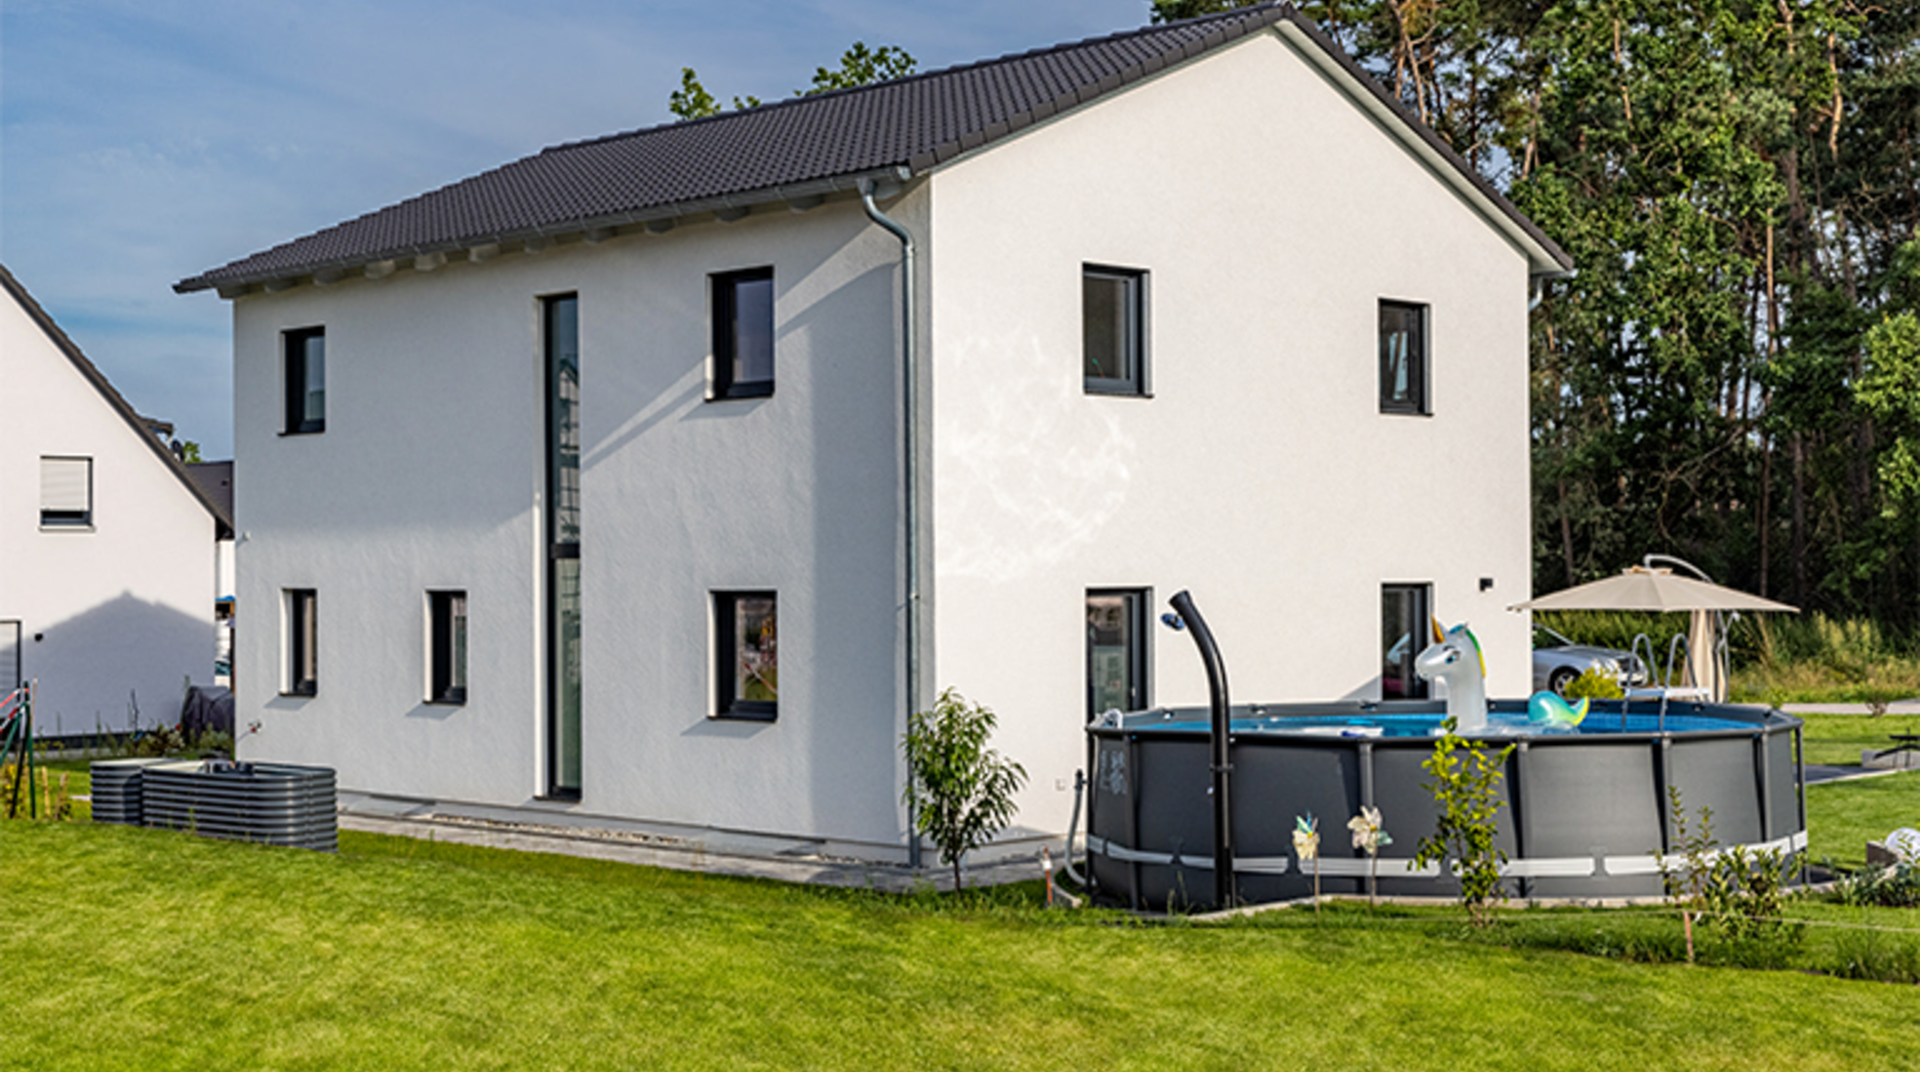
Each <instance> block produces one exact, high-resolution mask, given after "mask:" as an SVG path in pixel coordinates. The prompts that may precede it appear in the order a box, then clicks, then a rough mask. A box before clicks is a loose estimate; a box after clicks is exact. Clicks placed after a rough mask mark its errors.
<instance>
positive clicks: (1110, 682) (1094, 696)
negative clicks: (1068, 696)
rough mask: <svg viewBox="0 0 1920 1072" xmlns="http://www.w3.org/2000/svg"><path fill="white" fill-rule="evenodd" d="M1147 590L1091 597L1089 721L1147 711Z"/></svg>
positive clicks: (1093, 593) (1099, 593)
mask: <svg viewBox="0 0 1920 1072" xmlns="http://www.w3.org/2000/svg"><path fill="white" fill-rule="evenodd" d="M1151 600H1152V597H1151V595H1150V594H1149V592H1148V590H1147V589H1144V588H1109V589H1094V590H1092V591H1089V592H1088V593H1087V718H1088V719H1089V720H1091V719H1095V718H1098V717H1099V716H1101V715H1103V714H1105V713H1106V712H1108V711H1112V710H1116V709H1117V710H1120V711H1143V710H1145V709H1146V708H1147V706H1148V703H1149V701H1148V698H1147V637H1148V631H1147V605H1148V604H1149V603H1150V602H1151Z"/></svg>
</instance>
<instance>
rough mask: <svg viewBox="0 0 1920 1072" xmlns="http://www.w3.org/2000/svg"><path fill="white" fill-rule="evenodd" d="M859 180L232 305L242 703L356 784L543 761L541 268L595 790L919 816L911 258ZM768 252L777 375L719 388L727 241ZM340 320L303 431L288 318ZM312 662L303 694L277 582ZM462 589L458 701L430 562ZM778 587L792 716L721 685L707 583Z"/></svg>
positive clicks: (379, 785)
mask: <svg viewBox="0 0 1920 1072" xmlns="http://www.w3.org/2000/svg"><path fill="white" fill-rule="evenodd" d="M897 259H898V246H897V245H896V244H895V242H894V241H893V239H891V238H890V237H888V236H887V235H885V233H884V232H880V231H879V230H878V229H876V228H874V227H873V226H872V225H871V224H869V223H867V221H866V220H865V218H864V217H863V216H862V215H861V213H860V210H859V208H858V204H857V202H848V201H845V200H841V201H837V202H832V203H829V204H828V205H826V206H823V207H821V208H818V209H816V210H814V211H813V212H811V213H807V214H804V215H800V214H793V213H790V212H787V211H785V210H784V209H779V208H774V209H761V210H756V212H755V214H754V215H753V216H752V217H751V218H749V219H747V220H745V221H741V222H738V223H733V224H724V225H723V224H718V223H701V224H694V225H690V226H684V227H682V228H680V229H679V230H676V231H674V232H671V233H669V234H666V235H663V236H632V237H622V238H618V239H615V240H612V241H609V242H606V243H604V244H601V245H597V246H589V245H585V244H580V243H571V244H566V245H562V246H560V247H557V248H555V249H553V250H550V251H548V252H546V253H542V254H538V255H525V254H512V255H507V256H503V257H501V258H499V259H498V260H495V261H491V262H488V263H485V264H482V265H478V266H474V265H469V264H465V263H454V264H451V265H448V266H447V267H445V268H442V269H440V270H439V271H436V272H432V273H417V272H414V271H411V270H407V269H405V268H403V269H402V270H401V271H400V272H399V273H397V274H396V275H394V276H392V277H389V278H387V279H383V280H379V281H371V282H370V281H366V280H360V279H356V280H354V281H351V282H346V283H341V284H337V285H335V286H332V287H326V288H315V287H313V286H306V285H303V286H300V287H297V288H294V289H292V290H290V291H287V292H285V293H282V294H278V295H271V296H265V295H262V296H253V297H247V298H243V299H241V300H239V301H238V302H236V305H235V327H234V334H235V344H234V345H235V354H236V373H235V425H236V427H235V454H236V473H235V487H236V490H237V495H236V503H235V512H236V515H237V517H236V527H237V529H238V530H239V532H240V534H241V535H240V546H239V556H240V562H241V569H240V577H239V584H240V587H241V592H240V598H239V605H240V607H241V608H242V609H241V623H240V626H239V632H238V638H239V650H238V654H237V666H236V669H237V681H236V692H237V701H238V702H237V710H238V712H239V714H238V718H239V720H240V722H241V723H242V724H244V723H245V722H247V721H248V720H250V719H259V720H260V721H261V723H262V728H261V731H260V733H259V734H258V735H257V736H255V737H252V738H250V739H248V740H247V741H246V742H244V744H243V754H244V755H246V756H247V757H249V758H255V759H279V760H287V761H295V762H306V763H318V764H324V765H328V766H332V767H335V768H336V769H337V770H338V772H339V778H340V784H341V785H342V786H343V787H347V788H352V789H362V790H375V791H380V792H385V793H392V794H401V795H412V796H420V797H428V798H442V799H457V800H466V801H476V802H487V803H497V804H514V805H517V804H525V803H529V802H531V801H533V800H534V798H535V797H537V796H538V795H539V794H540V793H541V792H542V791H543V790H544V788H545V773H544V772H545V728H544V727H545V709H546V689H545V684H544V681H545V679H544V673H545V670H544V663H545V654H544V648H543V640H542V637H543V620H544V613H545V612H544V606H545V600H544V594H543V591H542V585H543V583H544V581H543V576H544V561H543V557H542V547H543V540H544V530H543V520H542V515H541V513H540V509H541V500H542V498H543V496H544V469H543V466H544V457H545V454H544V451H545V431H544V423H543V422H544V406H545V401H544V387H543V360H544V358H543V352H542V336H541V306H540V302H539V298H540V296H542V295H553V294H561V293H567V292H575V293H577V294H578V295H579V299H580V333H581V406H582V420H583V441H582V478H581V485H582V490H581V503H582V505H581V532H582V535H581V563H582V591H583V603H582V619H583V624H582V634H583V643H584V654H583V658H582V680H583V692H584V697H583V709H584V714H583V718H582V738H583V749H582V750H583V753H584V764H583V771H582V778H581V781H582V792H581V799H580V801H579V803H578V804H577V805H576V806H575V808H576V810H578V811H579V812H582V813H589V814H598V815H619V816H628V817H636V818H643V819H648V820H658V821H671V822H686V823H695V824H702V825H711V826H717V827H722V828H735V829H747V830H755V831H766V832H775V833H790V834H802V835H818V836H827V837H832V838H836V839H844V840H852V841H865V842H877V843H884V844H898V843H899V842H900V839H901V837H902V831H901V826H900V815H899V806H898V802H897V790H896V789H895V786H896V785H897V782H896V771H897V758H896V753H897V741H898V737H899V732H900V725H899V724H900V718H899V716H898V715H897V714H896V710H897V709H898V708H900V707H901V706H902V704H901V702H900V701H899V699H898V695H897V691H896V690H897V687H898V686H897V674H896V673H895V670H894V668H895V667H897V666H898V665H899V662H900V656H899V648H898V640H897V629H898V625H897V622H898V618H897V613H898V612H897V606H898V603H899V595H898V592H899V584H898V581H897V577H898V575H899V560H898V552H897V547H898V545H899V537H898V532H899V527H898V526H899V520H898V519H899V508H898V495H897V492H896V488H897V482H898V472H897V468H896V466H897V463H896V460H895V459H896V456H897V449H896V444H897V442H898V431H897V420H896V410H897V406H896V404H895V401H894V400H895V399H896V398H897V396H898V380H897V376H896V374H895V356H894V355H895V346H894V338H895V335H896V332H895V330H894V329H893V328H892V326H891V325H892V324H893V323H894V315H895V314H894V297H893V296H894V291H895V274H894V270H893V269H894V265H895V263H896V261H897ZM762 265H771V266H772V267H773V269H774V287H775V327H776V335H777V343H776V357H775V391H774V394H773V395H772V396H771V397H768V398H761V399H748V400H733V401H724V402H708V401H706V394H707V390H708V375H709V373H708V366H709V350H710V315H709V311H708V301H709V295H708V291H709V286H708V277H709V275H710V274H711V273H715V272H723V271H729V270H733V269H740V268H751V267H757V266H762ZM315 325H318V326H323V327H324V328H325V330H326V353H327V373H326V376H327V383H326V391H327V402H326V409H327V413H326V430H325V431H324V432H322V433H318V434H313V435H296V436H282V435H280V434H279V431H280V425H281V419H282V417H281V415H282V412H283V405H282V401H281V399H282V395H281V383H280V374H281V373H280V365H281V358H280V346H281V339H280V336H281V333H282V332H283V331H285V330H288V329H294V328H301V327H308V326H315ZM306 587H311V588H314V589H316V591H317V593H318V599H319V620H320V621H319V686H318V694H317V695H316V696H313V697H311V698H301V697H289V696H280V695H278V692H279V687H280V683H281V671H282V666H281V663H282V660H283V659H284V643H285V640H284V636H283V633H282V629H281V623H280V622H279V621H278V620H277V619H278V614H277V608H278V607H279V606H280V602H281V596H280V593H281V591H282V590H283V589H288V588H306ZM433 588H463V589H465V590H466V591H467V594H468V638H469V639H468V643H469V668H468V675H469V684H468V701H467V703H466V704H465V705H463V706H445V705H430V704H427V703H425V702H423V699H422V698H423V696H424V695H425V680H424V679H425V673H426V671H425V663H426V650H425V631H424V624H423V616H424V613H425V612H424V599H425V595H424V593H425V592H426V591H427V590H428V589H433ZM727 588H733V589H742V588H770V589H774V590H776V591H777V592H778V595H779V600H780V603H779V647H780V662H781V669H782V671H783V672H782V674H781V696H780V712H779V718H778V721H776V722H772V723H758V722H745V721H721V720H714V719H711V718H709V717H708V716H709V714H710V713H711V711H712V709H713V706H714V698H713V697H714V687H715V686H714V682H713V680H712V679H713V673H714V671H713V669H712V664H713V654H712V646H711V642H712V636H711V634H712V625H711V622H710V608H711V599H710V593H711V592H712V591H714V590H718V589H727Z"/></svg>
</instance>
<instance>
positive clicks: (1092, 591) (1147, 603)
mask: <svg viewBox="0 0 1920 1072" xmlns="http://www.w3.org/2000/svg"><path fill="white" fill-rule="evenodd" d="M1115 596H1119V597H1122V598H1125V599H1127V600H1128V601H1129V602H1128V604H1127V607H1126V615H1127V632H1128V639H1129V643H1128V645H1127V677H1128V683H1129V686H1130V687H1129V690H1128V691H1129V692H1130V693H1132V696H1131V698H1130V700H1129V702H1128V705H1127V706H1126V708H1125V710H1128V711H1144V710H1146V709H1147V708H1149V707H1151V706H1153V674H1152V667H1153V631H1152V629H1150V628H1148V619H1149V618H1150V617H1151V614H1150V613H1149V608H1151V607H1152V606H1153V589H1151V588H1089V589H1087V594H1086V602H1087V604H1088V605H1089V608H1090V606H1091V604H1092V602H1093V600H1095V599H1096V598H1103V599H1106V598H1113V597H1115ZM1093 630H1094V627H1093V623H1092V621H1091V620H1089V621H1088V622H1087V645H1086V689H1087V719H1088V721H1092V720H1093V719H1095V718H1098V717H1099V716H1100V715H1101V714H1103V713H1104V712H1102V711H1097V710H1095V708H1096V707H1097V706H1099V705H1098V704H1097V703H1096V701H1095V700H1094V666H1093V655H1094V643H1093V640H1094V637H1093Z"/></svg>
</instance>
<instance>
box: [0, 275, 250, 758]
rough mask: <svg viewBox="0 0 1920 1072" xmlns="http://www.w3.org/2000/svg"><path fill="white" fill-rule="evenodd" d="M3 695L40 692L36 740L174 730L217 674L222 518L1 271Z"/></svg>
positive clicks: (145, 425)
mask: <svg viewBox="0 0 1920 1072" xmlns="http://www.w3.org/2000/svg"><path fill="white" fill-rule="evenodd" d="M0 291H3V292H4V295H3V296H0V385H4V389H0V691H9V690H12V689H13V688H15V687H17V686H18V685H19V684H20V683H22V682H23V681H28V680H32V681H36V682H37V683H38V686H37V689H38V691H37V692H36V693H35V705H34V714H35V720H34V721H35V731H36V732H37V733H39V734H42V735H47V736H74V735H81V734H92V733H96V732H100V731H108V732H124V731H126V730H129V729H132V728H134V727H133V723H134V718H133V713H134V711H135V709H136V708H137V710H138V712H139V725H140V726H141V727H151V726H154V725H156V724H159V723H172V722H175V721H177V720H178V718H179V715H180V700H181V685H182V682H183V680H184V679H186V678H188V677H191V678H192V679H193V680H194V681H196V682H200V683H206V682H209V681H211V680H212V678H213V656H214V630H213V599H214V555H215V551H214V541H215V538H216V535H218V534H219V533H220V532H222V531H223V530H225V529H226V527H227V519H226V516H225V515H224V513H223V512H222V511H220V510H219V509H218V508H217V507H216V506H215V505H214V504H213V503H212V502H211V501H209V500H208V499H207V497H206V496H205V495H203V494H202V493H201V492H200V490H199V488H197V487H196V486H195V485H194V484H193V482H192V481H191V480H190V479H188V477H187V474H186V470H185V469H184V468H183V467H182V466H181V464H180V462H179V461H178V460H177V459H176V458H175V457H174V456H173V454H172V452H171V451H169V450H168V449H167V446H166V444H165V443H164V442H163V441H162V440H161V438H160V437H159V436H158V435H156V434H155V431H154V429H153V427H152V425H153V422H151V421H149V420H146V419H144V418H142V417H140V416H139V415H138V414H136V413H135V412H134V410H133V408H132V407H131V406H129V405H128V404H127V402H126V400H125V399H124V398H122V397H121V396H120V394H119V392H117V391H115V390H114V389H113V385H112V384H110V383H108V382H107V378H106V377H105V376H103V375H102V374H101V373H100V370H99V369H98V368H97V367H96V366H95V365H94V364H93V362H91V361H89V360H88V359H87V357H86V355H85V354H83V353H81V352H80V348H79V347H78V346H76V345H74V343H73V340H72V339H70V338H68V337H67V335H66V333H65V332H63V331H61V330H60V327H59V325H57V324H55V323H54V321H53V318H52V317H50V316H48V315H47V312H46V310H45V309H43V308H41V307H40V305H39V303H38V302H36V301H34V299H33V296H32V295H31V294H29V293H28V292H27V290H26V288H25V287H24V286H22V285H21V284H20V282H19V280H17V279H15V278H14V276H13V274H12V273H11V272H9V271H7V270H6V268H5V267H3V266H0Z"/></svg>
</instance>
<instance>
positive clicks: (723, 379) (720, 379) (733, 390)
mask: <svg viewBox="0 0 1920 1072" xmlns="http://www.w3.org/2000/svg"><path fill="white" fill-rule="evenodd" d="M708 278H709V279H710V280H711V281H712V282H711V286H712V290H713V376H712V382H713V394H712V395H711V396H709V397H708V399H707V400H708V401H709V402H720V401H725V400H727V399H735V398H766V397H769V396H770V395H772V394H773V384H774V379H775V375H776V372H775V368H774V358H775V351H776V350H777V349H778V347H777V346H776V345H775V342H774V336H773V326H774V315H773V301H772V300H771V298H772V293H771V292H772V289H773V266H772V265H766V266H763V267H759V268H742V269H739V270H738V271H731V272H716V273H714V274H713V275H711V276H709V277H708ZM742 283H766V284H767V288H768V292H769V295H768V296H769V300H768V302H767V324H766V329H767V332H766V337H767V353H766V358H767V377H766V379H763V380H743V379H738V378H736V377H735V375H734V367H735V366H736V365H737V364H738V363H739V358H740V353H739V334H740V333H739V319H740V310H739V298H738V288H739V285H740V284H742Z"/></svg>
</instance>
